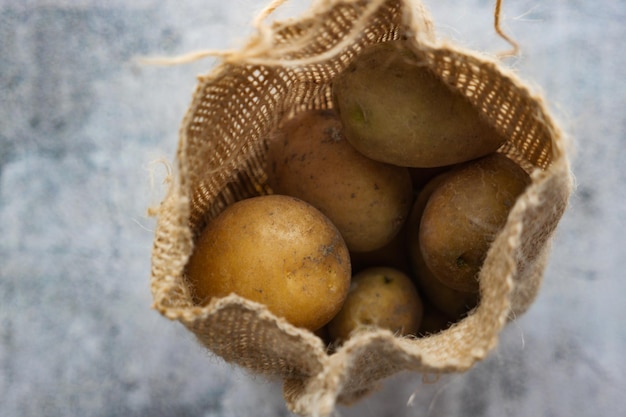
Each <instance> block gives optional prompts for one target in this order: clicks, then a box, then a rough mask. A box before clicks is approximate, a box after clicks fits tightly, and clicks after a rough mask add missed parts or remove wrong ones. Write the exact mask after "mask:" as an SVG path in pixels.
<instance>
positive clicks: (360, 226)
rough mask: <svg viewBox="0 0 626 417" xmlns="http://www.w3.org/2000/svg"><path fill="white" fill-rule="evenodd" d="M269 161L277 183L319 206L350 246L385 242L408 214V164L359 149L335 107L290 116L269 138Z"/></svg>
mask: <svg viewBox="0 0 626 417" xmlns="http://www.w3.org/2000/svg"><path fill="white" fill-rule="evenodd" d="M267 161H268V162H267V167H268V169H267V172H268V183H269V184H270V186H271V187H272V189H273V190H274V191H275V192H276V193H279V194H286V195H292V196H295V197H298V198H301V199H303V200H305V201H307V202H308V203H310V204H312V205H313V206H315V207H316V208H318V209H319V210H320V211H321V212H322V213H324V214H325V215H326V216H328V218H329V219H330V220H331V221H332V222H333V223H334V224H335V226H337V229H339V232H340V233H341V235H342V236H343V238H344V239H345V241H346V244H347V245H348V248H349V249H350V250H351V251H356V252H364V251H371V250H375V249H378V248H380V247H382V246H384V245H386V244H387V243H389V242H390V241H391V240H392V239H393V237H394V236H395V235H396V234H397V233H398V231H399V230H400V228H401V227H402V225H403V224H404V222H405V220H406V218H407V216H408V213H409V209H410V207H411V200H412V191H411V177H410V175H409V172H408V169H407V168H403V167H397V166H393V165H389V164H385V163H382V162H377V161H373V160H371V159H369V158H367V157H365V156H363V155H362V154H360V153H359V152H357V151H356V150H355V149H354V148H353V147H352V146H351V145H350V144H349V143H348V142H347V141H346V140H345V137H344V135H343V132H342V127H341V122H340V121H339V119H338V118H337V116H336V114H335V113H334V112H332V111H329V110H320V111H308V112H304V113H301V114H299V115H297V116H296V117H295V118H292V119H290V120H288V121H287V122H286V123H285V124H284V125H283V126H282V128H281V129H280V131H278V132H277V134H276V135H274V137H273V138H272V139H271V140H270V141H269V143H268V157H267Z"/></svg>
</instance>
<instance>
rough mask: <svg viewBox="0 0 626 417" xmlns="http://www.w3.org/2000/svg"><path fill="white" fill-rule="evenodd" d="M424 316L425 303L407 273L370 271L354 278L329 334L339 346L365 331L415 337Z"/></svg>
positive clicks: (330, 324) (332, 321)
mask: <svg viewBox="0 0 626 417" xmlns="http://www.w3.org/2000/svg"><path fill="white" fill-rule="evenodd" d="M422 314H423V305H422V300H421V298H420V295H419V294H418V292H417V289H416V288H415V286H414V285H413V283H412V282H411V279H410V278H409V277H408V276H407V275H406V274H404V273H403V272H401V271H398V270H396V269H393V268H385V267H380V268H368V269H365V270H363V271H361V272H359V273H358V274H356V275H354V276H353V277H352V284H351V285H350V292H349V293H348V297H347V298H346V301H345V303H344V305H343V308H342V309H341V311H340V312H339V313H338V314H337V315H336V316H335V317H334V318H333V319H332V320H331V321H330V323H328V333H329V335H330V337H331V339H332V340H334V341H335V342H337V343H341V342H342V341H345V340H347V339H348V338H349V337H350V334H352V333H353V332H354V331H357V330H360V329H364V328H383V329H387V330H391V331H392V332H394V333H397V334H398V335H410V334H411V335H415V334H417V331H418V329H419V326H420V322H421V320H422Z"/></svg>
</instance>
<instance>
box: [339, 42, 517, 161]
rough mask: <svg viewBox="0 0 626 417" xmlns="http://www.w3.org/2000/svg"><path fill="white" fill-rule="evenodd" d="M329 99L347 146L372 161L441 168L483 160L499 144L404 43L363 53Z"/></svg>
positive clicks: (381, 45)
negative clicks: (340, 122)
mask: <svg viewBox="0 0 626 417" xmlns="http://www.w3.org/2000/svg"><path fill="white" fill-rule="evenodd" d="M333 94H334V102H335V106H336V108H337V110H338V112H339V116H340V118H341V121H342V123H343V125H344V128H345V132H346V137H347V138H348V141H349V142H350V143H351V144H352V145H353V146H354V147H355V148H356V149H358V150H359V151H360V152H361V153H363V154H364V155H367V156H368V157H370V158H372V159H375V160H378V161H383V162H387V163H390V164H394V165H399V166H406V167H423V168H427V167H439V166H445V165H451V164H456V163H459V162H464V161H469V160H471V159H475V158H478V157H481V156H484V155H487V154H489V153H491V152H494V151H495V150H496V149H498V147H499V146H500V145H501V144H502V143H503V142H504V138H503V137H502V136H501V135H499V134H498V133H497V132H496V131H495V130H494V129H493V128H492V127H491V126H489V125H488V124H487V123H486V122H485V121H483V120H482V119H481V117H480V115H479V113H478V111H477V110H476V109H475V108H474V107H473V106H472V105H471V104H470V102H469V101H468V100H467V99H466V98H465V97H463V96H462V95H461V94H459V93H457V92H454V91H452V90H451V89H450V88H449V87H448V86H447V85H445V84H444V83H443V82H442V81H441V80H440V79H439V78H437V77H436V76H435V75H434V74H433V73H432V72H431V71H430V70H429V69H428V68H427V67H426V66H425V64H424V63H423V62H421V61H420V58H419V57H418V56H416V55H415V54H414V53H413V52H412V51H411V50H410V49H408V48H407V46H406V44H405V43H404V41H400V40H398V41H390V42H385V43H379V44H376V45H373V46H370V47H367V48H366V49H364V50H363V51H362V52H361V53H360V54H359V55H358V56H357V57H356V58H355V60H354V61H353V62H352V63H351V64H350V65H349V66H348V68H347V69H346V70H345V71H343V72H342V73H341V74H339V75H338V76H337V77H336V78H335V79H334V80H333Z"/></svg>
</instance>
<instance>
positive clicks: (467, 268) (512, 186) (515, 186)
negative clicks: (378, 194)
mask: <svg viewBox="0 0 626 417" xmlns="http://www.w3.org/2000/svg"><path fill="white" fill-rule="evenodd" d="M445 175H446V177H445V179H444V181H442V183H440V184H439V185H438V187H437V188H436V189H435V190H434V191H433V192H432V194H431V196H430V198H429V199H428V202H427V203H426V207H425V208H424V212H423V214H422V218H421V222H420V228H419V244H420V247H421V250H422V256H423V257H424V261H425V263H426V265H427V266H428V269H429V270H430V271H432V273H433V275H435V276H436V277H437V278H438V279H439V280H440V281H441V282H442V283H444V284H445V285H447V286H449V287H450V288H454V289H456V290H458V291H466V292H477V291H478V288H479V287H478V273H479V270H480V268H481V266H482V264H483V261H484V260H485V256H486V255H487V251H488V250H489V247H490V245H491V243H492V242H493V240H494V239H495V237H496V235H497V234H498V233H499V232H500V230H501V229H502V227H503V226H504V224H505V223H506V220H507V218H508V215H509V211H510V210H511V208H512V207H513V205H514V204H515V201H516V199H517V197H518V196H519V195H520V194H521V193H522V192H523V191H524V190H525V189H526V187H527V186H528V185H529V184H530V177H529V176H528V174H527V173H526V172H525V171H524V170H523V169H522V168H520V167H519V166H518V165H517V164H516V163H515V162H513V161H512V160H510V159H509V158H507V157H506V156H504V155H502V154H497V153H495V154H492V155H489V156H486V157H483V158H480V159H478V160H476V161H472V162H468V163H467V164H465V165H463V166H460V167H457V168H455V169H454V170H452V171H450V172H449V173H447V174H445Z"/></svg>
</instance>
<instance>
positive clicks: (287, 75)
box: [151, 0, 572, 416]
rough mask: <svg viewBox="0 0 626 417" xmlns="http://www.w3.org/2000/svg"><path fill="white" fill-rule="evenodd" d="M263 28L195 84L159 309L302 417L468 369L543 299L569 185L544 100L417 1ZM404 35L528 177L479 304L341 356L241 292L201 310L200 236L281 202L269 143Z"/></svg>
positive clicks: (171, 195)
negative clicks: (270, 197) (438, 32)
mask: <svg viewBox="0 0 626 417" xmlns="http://www.w3.org/2000/svg"><path fill="white" fill-rule="evenodd" d="M275 3H276V4H277V3H279V2H275ZM276 4H274V5H276ZM274 5H270V6H269V7H268V9H267V10H271V9H272V7H273V6H274ZM257 28H258V30H257V31H256V32H255V33H254V34H253V35H252V37H251V39H250V40H249V42H248V43H247V44H246V45H245V46H244V47H243V48H241V49H240V50H237V51H231V52H229V53H228V54H224V56H223V58H222V60H221V61H220V63H219V64H218V65H217V66H216V67H215V68H214V69H213V70H212V71H211V72H210V73H209V74H208V75H205V76H201V77H199V82H198V85H197V88H196V90H195V92H194V94H193V98H192V102H191V105H190V107H189V109H188V111H187V113H186V116H185V117H184V120H183V121H182V125H181V129H180V138H179V144H178V152H177V161H176V162H177V164H176V174H175V175H174V177H173V179H172V182H171V186H170V189H169V190H168V193H167V195H166V197H165V199H164V200H163V202H162V203H161V205H160V206H159V208H158V210H157V217H158V219H157V229H156V234H155V239H154V246H153V254H152V277H151V289H152V293H153V298H154V307H155V308H156V309H157V310H158V311H159V312H160V313H162V314H163V315H164V316H165V317H167V318H169V319H171V320H176V321H178V322H180V323H182V324H183V325H184V326H185V327H186V328H187V329H189V331H191V332H192V333H193V334H195V336H196V337H197V339H198V341H199V342H200V343H201V344H202V345H204V346H205V347H206V348H207V349H209V350H210V351H211V352H213V353H214V354H216V355H218V356H220V357H222V358H223V359H224V360H225V361H227V362H229V363H233V364H236V365H238V366H241V367H243V368H245V369H247V370H248V371H251V372H253V373H255V374H262V375H265V376H268V377H278V378H281V379H282V380H283V381H284V397H285V400H286V403H287V406H288V407H289V409H290V410H292V411H294V412H296V413H298V414H302V415H315V416H325V415H328V414H330V413H332V411H333V409H334V407H335V405H336V404H337V403H342V404H349V403H351V402H353V401H355V400H357V399H359V398H361V397H362V396H363V395H365V394H366V393H368V392H370V391H371V390H372V389H373V388H375V387H376V386H377V385H379V384H380V382H381V381H382V380H383V379H384V378H387V377H389V376H391V375H393V374H395V373H398V372H400V371H406V370H409V371H415V372H423V373H429V374H430V373H435V374H441V373H448V372H462V371H466V370H468V369H469V368H471V367H472V366H473V365H474V364H475V363H476V362H477V361H479V360H482V359H484V358H485V357H486V356H487V355H488V353H489V352H490V351H491V350H492V349H493V348H494V347H495V346H496V344H497V341H498V337H499V334H500V332H501V330H502V329H503V327H504V326H505V325H506V324H507V322H509V321H510V320H512V319H514V318H515V317H518V316H519V315H520V314H522V313H523V312H524V311H526V309H527V308H528V307H529V305H530V304H531V303H532V301H533V300H534V298H535V296H536V294H537V292H538V290H539V287H540V284H541V281H542V276H543V272H544V268H545V265H546V260H547V255H548V252H549V246H550V242H551V238H552V236H553V232H554V230H555V228H556V226H557V223H558V222H559V220H560V218H561V216H562V214H563V212H564V210H565V208H566V205H567V201H568V198H569V194H570V191H571V188H572V176H571V174H570V168H569V162H568V159H567V147H566V140H565V137H564V135H563V134H562V132H561V130H560V129H559V128H558V126H557V125H556V124H555V122H554V121H553V119H552V117H551V116H550V114H549V112H548V109H547V106H546V105H545V103H544V100H543V99H542V98H541V96H539V95H537V94H536V93H533V92H531V89H530V88H528V87H527V86H526V85H525V83H524V82H523V81H521V80H520V79H519V78H518V77H517V76H516V74H514V73H513V72H512V71H510V70H508V69H507V68H506V67H505V66H504V65H503V64H502V63H501V62H500V61H498V60H497V59H495V58H491V57H488V56H484V55H482V54H479V53H476V52H474V51H469V50H466V49H464V48H461V47H458V46H455V45H453V44H451V43H449V42H446V41H441V40H438V39H436V37H435V35H434V33H433V27H432V23H431V20H430V18H429V16H428V14H427V12H426V10H425V9H424V7H423V6H422V4H421V3H420V2H419V1H418V0H372V1H354V0H318V1H317V2H314V3H313V5H312V6H311V8H310V9H309V10H308V11H307V12H305V13H304V14H302V15H301V16H300V17H299V18H297V19H291V20H287V21H283V22H274V23H272V24H271V25H257ZM399 38H405V39H407V43H408V44H409V45H410V47H411V48H412V49H413V50H414V52H415V54H416V55H417V56H418V57H419V58H420V59H421V60H422V61H423V63H424V64H425V65H427V66H428V67H429V68H430V69H431V70H432V71H433V72H434V73H435V74H437V76H439V77H440V78H441V79H442V80H443V81H444V82H445V83H446V84H447V85H448V86H449V87H450V88H452V89H453V90H456V91H458V92H459V93H461V94H463V95H464V96H466V97H467V99H468V100H469V101H470V102H471V103H472V104H473V105H474V106H475V107H476V108H477V109H479V111H480V113H481V115H482V116H483V117H484V118H485V120H487V121H488V122H489V123H490V124H491V125H493V126H494V127H495V129H497V130H498V131H499V132H500V133H501V134H502V135H503V136H504V137H506V138H507V141H506V143H505V144H504V145H503V146H502V147H501V149H500V150H499V151H500V152H503V153H505V154H507V155H508V156H509V157H510V158H512V159H513V160H515V161H516V162H517V163H518V164H519V165H520V166H522V167H523V168H524V169H526V170H527V171H528V172H529V173H530V174H531V178H532V183H531V185H530V186H529V187H528V188H527V190H526V191H525V192H524V194H523V195H521V196H520V197H519V199H518V200H517V202H516V204H515V205H514V207H513V208H512V211H511V212H510V215H509V217H508V220H507V223H506V225H505V227H504V229H503V230H502V231H501V232H500V233H499V235H498V236H497V238H496V239H495V241H494V242H493V244H492V246H491V248H490V250H489V252H488V254H487V258H486V260H485V262H484V265H483V268H482V269H481V272H480V276H479V279H480V303H479V305H478V306H477V308H475V309H474V310H473V311H472V312H471V313H470V314H469V315H468V316H467V317H466V318H465V319H463V320H462V321H460V322H459V323H457V324H456V325H454V326H452V327H451V328H449V329H447V330H445V331H443V332H440V333H437V334H434V335H430V336H427V337H422V338H413V337H404V338H403V337H395V336H394V335H393V334H392V333H390V332H388V331H385V330H377V331H370V332H365V333H358V334H357V335H356V336H354V337H353V338H351V339H350V340H348V341H347V342H346V343H344V344H343V345H342V346H341V347H340V348H338V349H337V350H335V351H333V352H332V353H331V352H329V351H327V349H326V346H325V344H324V343H323V342H322V340H321V339H320V338H318V337H317V336H315V335H314V334H313V333H311V332H309V331H307V330H303V329H300V328H296V327H294V326H292V325H290V324H289V323H287V322H286V321H284V320H283V319H281V318H278V317H276V316H274V315H273V314H271V313H270V312H269V311H268V310H267V309H266V308H265V307H264V306H263V305H259V304H257V303H253V302H250V301H247V300H244V299H242V298H240V297H238V296H236V295H230V296H227V297H225V298H221V299H214V300H212V301H211V302H210V304H209V305H207V306H203V307H200V306H197V305H195V304H194V303H193V301H192V297H191V292H190V289H189V287H188V285H187V284H186V281H185V266H186V263H187V260H188V259H189V256H190V254H191V253H192V250H193V247H194V238H195V237H196V236H197V235H198V233H199V232H200V231H201V230H202V228H203V227H204V226H205V225H206V223H207V222H208V221H210V220H211V219H212V218H214V217H215V216H217V215H218V214H219V213H220V212H221V211H222V210H223V209H224V208H225V207H227V206H228V205H230V204H232V203H234V202H236V201H238V200H241V199H245V198H249V197H252V196H257V195H263V194H268V193H271V189H270V188H269V187H268V185H267V184H266V178H267V176H266V172H265V171H264V166H265V153H266V141H267V138H268V136H269V135H270V133H271V132H272V131H273V130H274V129H276V127H277V126H278V123H279V122H280V121H281V120H284V119H285V118H286V117H289V116H290V115H293V114H296V113H297V112H300V111H303V110H306V109H312V108H329V107H332V96H331V93H330V91H331V90H330V89H331V83H332V80H333V78H334V77H335V76H336V75H337V74H339V73H340V72H341V71H342V70H343V69H345V68H346V67H347V65H348V64H349V62H350V61H351V60H352V59H353V58H354V57H355V56H357V55H358V54H359V52H360V51H361V50H362V48H363V47H364V46H366V45H369V44H373V43H377V42H385V41H389V40H393V39H399ZM258 279H259V280H262V279H263V277H262V276H259V277H258Z"/></svg>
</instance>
